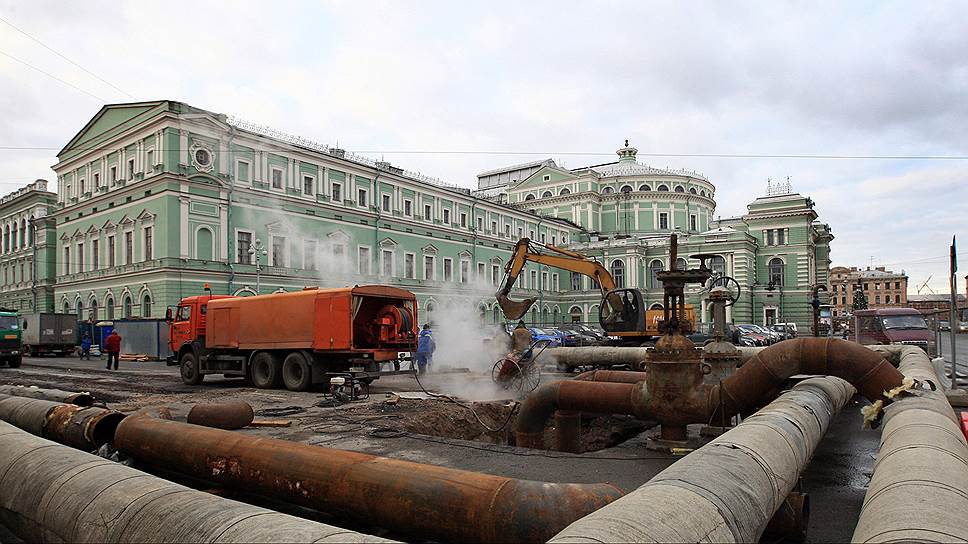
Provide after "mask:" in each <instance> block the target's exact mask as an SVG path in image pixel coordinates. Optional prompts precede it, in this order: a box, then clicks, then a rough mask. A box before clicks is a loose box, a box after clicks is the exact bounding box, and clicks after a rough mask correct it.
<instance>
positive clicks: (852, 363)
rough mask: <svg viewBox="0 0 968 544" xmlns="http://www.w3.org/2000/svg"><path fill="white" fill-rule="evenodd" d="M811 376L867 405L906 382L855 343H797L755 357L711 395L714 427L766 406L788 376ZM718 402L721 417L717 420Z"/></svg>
mask: <svg viewBox="0 0 968 544" xmlns="http://www.w3.org/2000/svg"><path fill="white" fill-rule="evenodd" d="M796 374H815V375H823V376H836V377H838V378H841V379H844V380H846V381H848V382H850V384H851V385H853V386H854V387H855V388H856V389H857V391H858V392H859V393H860V394H861V395H863V396H864V397H866V398H867V400H869V401H871V402H876V401H878V400H881V401H884V402H885V403H887V402H890V399H888V398H886V397H885V396H884V392H885V391H889V390H891V389H893V388H895V387H898V386H900V385H901V383H902V381H903V380H904V376H903V375H902V374H901V373H900V372H898V370H897V369H896V368H894V366H892V365H891V363H889V362H888V361H887V360H886V359H884V357H882V356H881V355H879V354H877V353H875V352H873V351H871V350H869V349H867V348H865V347H864V346H862V345H860V344H857V343H855V342H849V341H847V340H840V339H837V338H796V339H792V340H786V341H783V342H780V343H778V344H774V345H773V346H770V347H768V348H766V349H764V350H763V351H760V352H758V353H757V354H756V355H754V356H753V357H752V358H751V359H750V360H749V361H747V362H746V363H745V364H743V366H741V367H740V368H739V369H737V370H736V372H735V373H734V374H733V375H732V376H730V377H728V378H726V379H725V380H723V382H722V386H721V387H714V388H713V389H712V391H711V395H710V399H709V406H710V408H711V409H712V410H713V411H715V412H716V413H714V415H713V416H712V417H713V421H715V420H717V419H718V418H720V417H721V416H722V417H726V418H729V417H732V416H733V415H735V414H738V413H746V412H748V411H751V410H753V409H755V408H757V407H758V406H760V405H762V404H764V403H766V402H769V400H771V399H769V398H764V396H765V395H769V394H770V393H771V392H772V391H777V390H779V389H780V388H781V386H782V385H783V383H784V382H785V381H786V379H787V378H789V377H790V376H794V375H796ZM720 400H721V402H722V406H723V407H724V410H725V413H724V414H719V413H718V411H717V410H715V409H716V408H717V406H716V405H717V404H719V403H720Z"/></svg>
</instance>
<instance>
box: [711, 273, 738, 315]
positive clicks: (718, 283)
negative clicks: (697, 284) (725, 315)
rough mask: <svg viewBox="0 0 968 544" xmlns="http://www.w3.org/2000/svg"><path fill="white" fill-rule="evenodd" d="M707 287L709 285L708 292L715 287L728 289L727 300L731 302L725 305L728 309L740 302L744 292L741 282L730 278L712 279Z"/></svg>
mask: <svg viewBox="0 0 968 544" xmlns="http://www.w3.org/2000/svg"><path fill="white" fill-rule="evenodd" d="M706 285H707V287H706V290H707V292H708V291H711V290H712V289H713V288H714V287H722V288H724V289H726V298H727V299H728V300H729V302H727V303H726V304H725V306H726V307H727V308H728V307H730V306H732V305H733V304H736V301H737V300H739V295H740V293H742V292H743V289H742V288H741V287H740V285H739V282H738V281H736V280H735V279H733V278H732V277H730V276H719V277H714V278H710V280H709V282H708V283H707V284H706Z"/></svg>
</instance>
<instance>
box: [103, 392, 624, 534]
mask: <svg viewBox="0 0 968 544" xmlns="http://www.w3.org/2000/svg"><path fill="white" fill-rule="evenodd" d="M604 385H608V384H604ZM611 385H619V386H621V384H611ZM114 445H115V446H116V447H117V448H118V449H119V450H121V451H122V452H124V453H126V454H128V455H130V456H132V457H134V458H135V459H137V460H138V461H139V462H143V463H146V464H148V465H153V466H156V467H163V468H165V469H167V470H171V471H174V472H180V473H184V474H189V475H191V476H194V477H197V478H200V479H204V480H208V481H212V482H216V483H218V484H222V485H225V486H227V487H235V488H240V489H245V490H246V491H251V492H255V493H258V494H263V495H267V496H271V497H275V498H278V499H281V500H284V501H289V502H293V503H297V504H301V505H303V506H308V507H310V508H316V509H319V510H322V511H325V512H330V513H333V514H336V515H338V516H345V517H349V518H355V519H358V520H362V521H364V522H367V523H369V524H372V525H376V526H381V527H384V528H387V529H391V530H394V531H398V532H401V533H407V534H411V535H414V536H419V537H420V538H425V539H434V540H442V541H471V542H509V541H513V542H544V541H545V540H547V539H548V538H550V537H551V536H553V535H554V534H556V533H557V532H558V531H560V530H561V529H563V528H564V527H566V526H567V525H568V524H570V523H571V522H573V521H575V520H577V519H579V518H581V517H582V516H584V515H586V514H588V513H590V512H593V511H595V510H597V509H598V508H600V507H602V506H604V505H606V504H608V503H610V502H612V501H614V500H615V499H617V498H619V497H620V496H622V495H623V492H622V491H621V490H620V489H619V488H617V487H615V486H612V485H609V484H559V483H547V482H536V481H530V480H516V479H512V478H506V477H500V476H492V475H488V474H480V473H474V472H468V471H463V470H456V469H450V468H444V467H438V466H433V465H423V464H418V463H413V462H409V461H401V460H397V459H387V458H382V457H376V456H373V455H367V454H364V453H357V452H350V451H342V450H334V449H329V448H322V447H318V446H311V445H307V444H301V443H294V442H288V441H285V440H276V439H271V438H260V437H255V436H251V435H246V434H242V433H237V432H231V431H224V430H219V429H212V428H207V427H200V426H195V425H187V424H184V423H178V422H174V421H164V420H159V419H154V418H150V417H144V416H132V417H129V418H127V419H125V420H124V421H122V422H121V424H120V425H119V426H118V428H117V432H116V433H115V441H114Z"/></svg>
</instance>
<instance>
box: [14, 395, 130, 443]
mask: <svg viewBox="0 0 968 544" xmlns="http://www.w3.org/2000/svg"><path fill="white" fill-rule="evenodd" d="M124 417H125V416H124V414H122V413H120V412H116V411H114V410H108V409H105V408H96V407H94V406H86V407H84V406H77V405H75V404H64V403H60V402H51V401H48V400H41V399H31V398H26V397H14V396H9V395H0V420H3V421H6V422H8V423H10V424H12V425H15V426H17V427H20V428H21V429H23V430H25V431H27V432H29V433H31V434H33V435H36V436H42V437H44V438H48V439H50V440H53V441H54V442H60V443H61V444H65V445H68V446H71V447H74V448H78V449H81V450H86V451H93V450H96V449H97V448H99V447H101V446H102V445H103V444H105V443H107V442H110V441H111V439H112V438H113V437H114V429H115V428H116V427H117V425H118V423H119V422H120V421H121V420H122V419H124Z"/></svg>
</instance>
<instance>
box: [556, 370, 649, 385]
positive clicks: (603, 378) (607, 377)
mask: <svg viewBox="0 0 968 544" xmlns="http://www.w3.org/2000/svg"><path fill="white" fill-rule="evenodd" d="M645 377H646V373H645V372H641V371H637V370H589V371H588V372H582V373H581V374H579V375H577V376H575V378H574V379H575V380H577V381H582V382H610V383H638V382H640V381H642V380H644V379H645Z"/></svg>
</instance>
